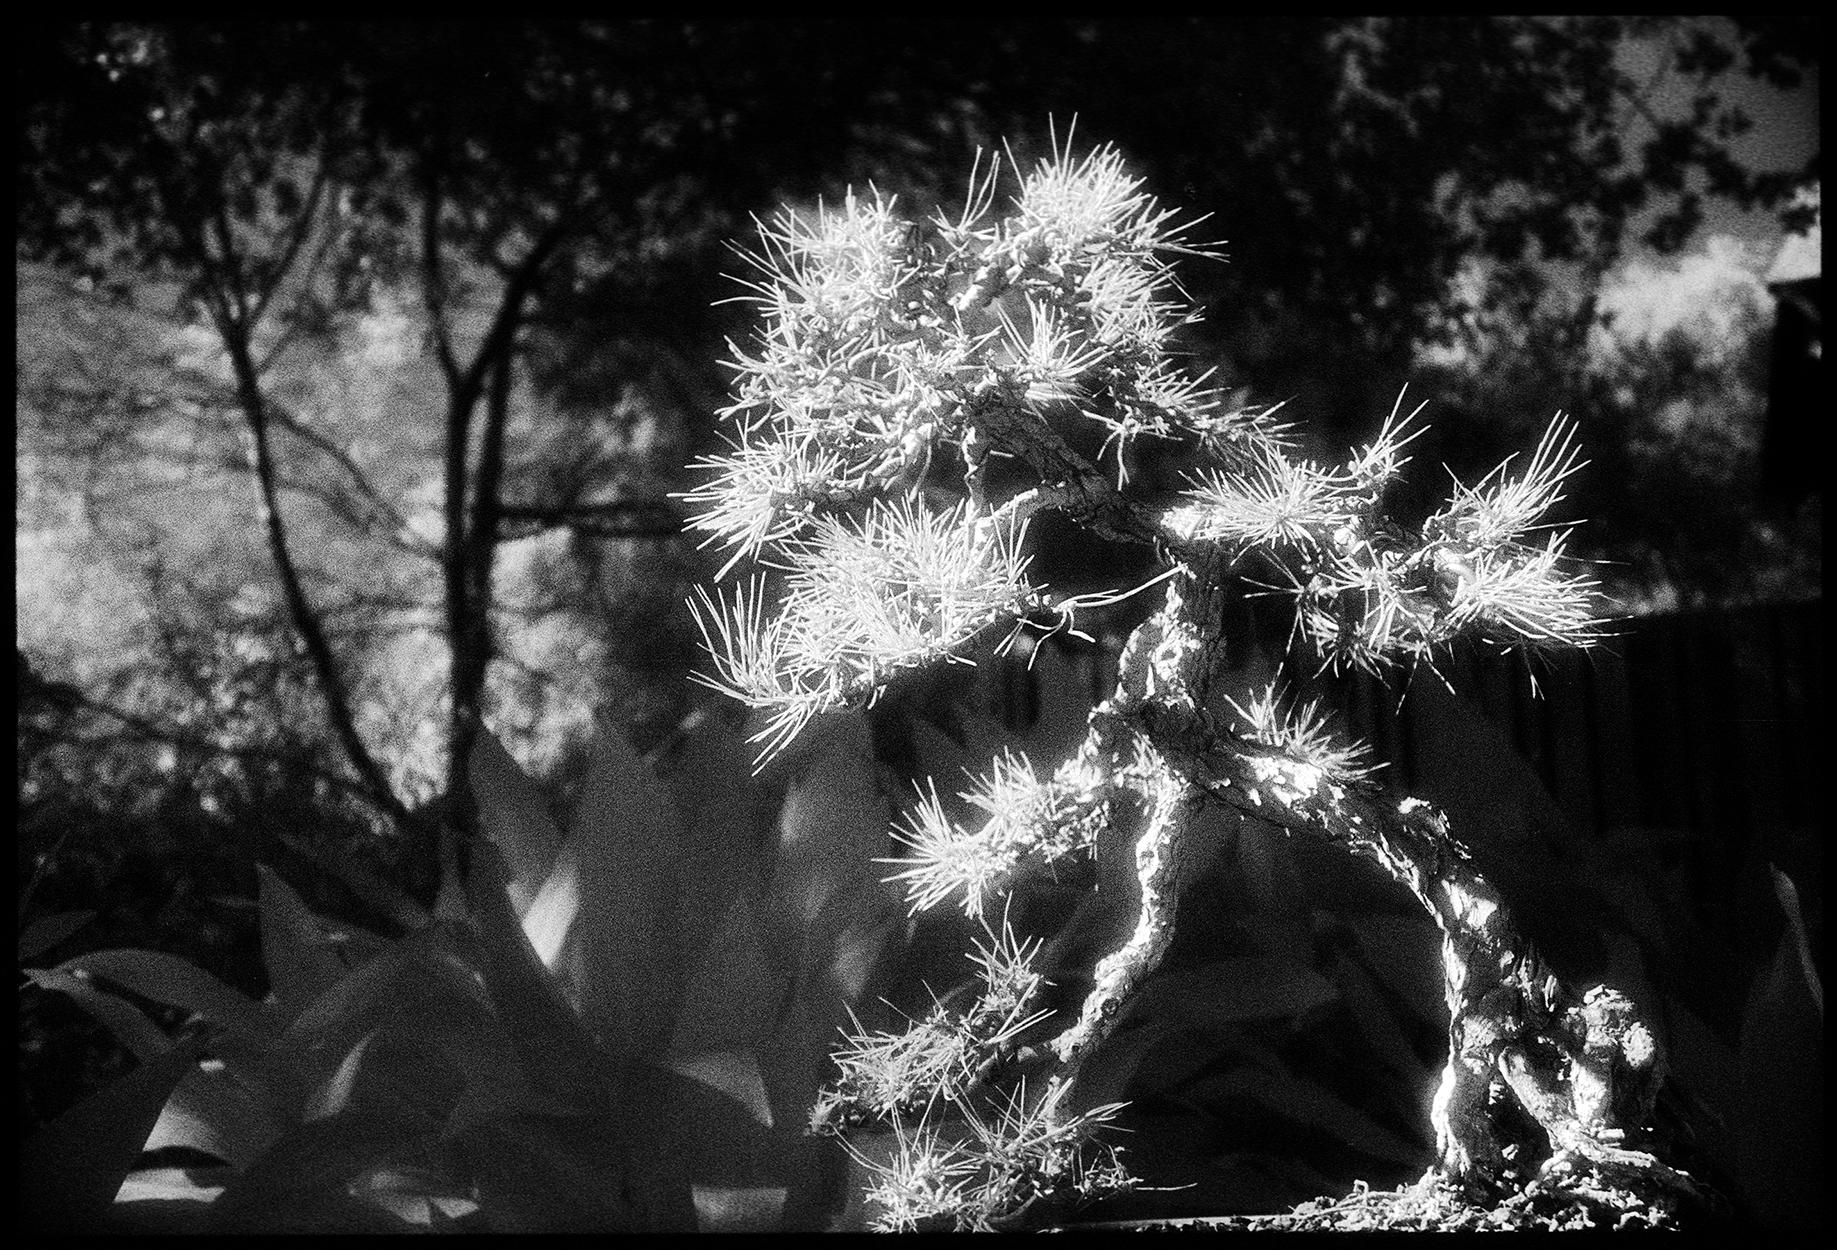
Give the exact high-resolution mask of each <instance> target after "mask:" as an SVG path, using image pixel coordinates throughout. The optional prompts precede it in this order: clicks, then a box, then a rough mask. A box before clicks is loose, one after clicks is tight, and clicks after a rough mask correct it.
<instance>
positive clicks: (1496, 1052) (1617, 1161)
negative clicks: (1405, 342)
mask: <svg viewBox="0 0 1837 1250" xmlns="http://www.w3.org/2000/svg"><path fill="white" fill-rule="evenodd" d="M1208 572H1209V570H1203V569H1202V570H1201V571H1200V572H1198V573H1195V572H1194V571H1192V570H1191V569H1188V570H1185V571H1183V573H1182V574H1181V575H1180V576H1179V577H1177V578H1176V579H1175V580H1174V582H1173V583H1172V584H1171V585H1170V588H1169V590H1168V592H1167V599H1166V603H1165V605H1164V606H1163V608H1162V609H1161V611H1160V612H1159V613H1158V614H1157V615H1156V616H1155V617H1153V618H1151V619H1150V620H1149V621H1148V622H1146V623H1145V624H1144V625H1142V626H1141V627H1140V628H1139V629H1138V630H1137V631H1136V633H1135V635H1134V636H1133V637H1132V638H1131V639H1130V641H1129V644H1128V646H1127V647H1126V648H1125V651H1124V654H1123V659H1122V666H1121V671H1120V674H1119V678H1118V683H1117V690H1116V693H1115V695H1113V696H1112V698H1111V699H1110V700H1108V701H1107V702H1106V703H1105V704H1104V705H1102V706H1101V707H1100V708H1099V709H1098V710H1097V712H1096V713H1094V714H1093V717H1092V735H1091V739H1090V740H1089V741H1088V742H1087V744H1086V749H1085V751H1084V752H1083V753H1081V756H1080V757H1078V758H1080V759H1083V760H1086V761H1090V760H1091V759H1092V757H1093V756H1094V755H1096V754H1099V752H1098V751H1097V749H1096V744H1097V743H1099V742H1100V741H1102V742H1104V743H1105V744H1106V748H1107V749H1105V750H1103V751H1102V752H1101V754H1102V755H1103V756H1105V757H1107V764H1108V769H1107V772H1108V774H1109V778H1110V781H1111V784H1113V785H1114V784H1129V783H1130V782H1131V781H1133V783H1134V784H1135V786H1137V787H1139V788H1140V791H1141V793H1142V794H1143V797H1144V798H1145V799H1146V800H1147V802H1146V803H1145V804H1144V806H1145V808H1146V815H1145V817H1144V821H1143V826H1142V831H1141V833H1140V835H1139V840H1138V843H1137V848H1136V860H1137V865H1138V869H1139V874H1140V880H1141V883H1142V903H1141V915H1140V920H1139V922H1138V925H1137V928H1136V930H1135V932H1134V934H1133V935H1132V936H1131V937H1130V938H1129V940H1128V941H1127V942H1126V943H1125V944H1124V946H1123V947H1122V948H1121V949H1119V950H1118V951H1116V952H1115V953H1114V954H1112V955H1110V956H1109V957H1107V958H1106V959H1104V960H1103V961H1102V962H1101V963H1100V964H1099V966H1098V969H1097V977H1096V985H1095V986H1094V988H1093V989H1092V991H1091V993H1090V995H1089V996H1088V997H1087V999H1086V1002H1085V1003H1084V1005H1083V1009H1082V1011H1081V1013H1080V1017H1079V1020H1078V1021H1077V1023H1076V1024H1074V1025H1073V1026H1071V1027H1070V1028H1069V1029H1067V1030H1066V1031H1065V1032H1064V1033H1063V1034H1062V1035H1061V1036H1060V1037H1059V1038H1057V1039H1056V1040H1055V1041H1054V1042H1053V1043H1051V1046H1050V1049H1051V1050H1052V1052H1053V1053H1054V1054H1055V1055H1056V1056H1057V1058H1058V1059H1059V1060H1060V1062H1062V1063H1065V1064H1067V1065H1075V1064H1076V1062H1077V1061H1078V1060H1079V1059H1081V1058H1082V1057H1083V1055H1084V1054H1087V1053H1088V1052H1089V1050H1090V1047H1091V1046H1092V1045H1094V1044H1095V1042H1097V1041H1098V1040H1100V1039H1101V1037H1102V1036H1103V1035H1104V1033H1105V1032H1107V1030H1108V1028H1109V1026H1110V1023H1111V1022H1112V1021H1113V1020H1115V1019H1116V1018H1117V1016H1118V1015H1119V1014H1120V1012H1121V1009H1122V1006H1123V1001H1124V999H1125V998H1126V997H1127V996H1128V994H1129V993H1130V992H1131V991H1132V990H1133V989H1134V988H1135V987H1136V986H1137V985H1139V984H1140V983H1141V982H1142V981H1143V980H1144V979H1145V978H1147V977H1148V976H1149V975H1150V974H1151V973H1152V971H1153V969H1154V967H1155V965H1156V964H1157V963H1158V962H1159V960H1160V958H1161V955H1162V952H1163V951H1164V950H1165V949H1166V946H1167V943H1168V941H1169V939H1170V938H1171V936H1172V933H1173V924H1174V910H1175V909H1174V903H1175V897H1174V896H1175V894H1176V892H1177V890H1178V886H1179V880H1180V876H1181V862H1182V859H1183V858H1184V855H1185V852H1186V843H1185V841H1184V838H1183V834H1184V833H1185V831H1186V829H1187V827H1188V825H1189V824H1190V820H1191V816H1192V815H1193V813H1194V812H1195V810H1196V808H1197V807H1198V806H1199V805H1201V804H1204V803H1207V802H1215V803H1220V804H1223V805H1225V806H1227V807H1229V808H1231V809H1232V810H1234V811H1236V812H1238V813H1240V814H1241V815H1244V816H1248V817H1253V818H1256V819H1258V820H1263V821H1267V822H1269V823H1270V824H1273V825H1275V826H1276V827H1277V828H1279V829H1282V830H1283V831H1285V832H1286V833H1288V834H1290V835H1299V836H1305V837H1312V838H1316V839H1319V840H1321V841H1323V842H1325V843H1327V844H1330V845H1332V846H1334V847H1337V848H1339V849H1341V850H1343V851H1345V852H1347V853H1349V854H1352V855H1356V856H1359V857H1360V858H1362V859H1366V860H1369V861H1371V862H1372V863H1374V864H1376V865H1377V866H1378V867H1379V868H1381V869H1382V870H1383V871H1384V872H1385V873H1386V874H1388V875H1389V876H1390V877H1391V878H1392V879H1393V880H1396V881H1398V882H1400V883H1401V884H1403V885H1404V886H1405V887H1407V888H1408V889H1409V890H1410V892H1411V893H1412V894H1414V895H1415V896H1416V898H1417V900H1418V901H1419V902H1421V904H1422V905H1423V907H1424V909H1425V910H1427V911H1428V913H1429V914H1430V915H1431V916H1432V917H1433V918H1434V920H1435V922H1436V924H1437V926H1438V927H1439V928H1440V929H1441V932H1442V972H1443V978H1444V983H1445V988H1446V997H1447V1003H1448V1011H1449V1053H1448V1061H1447V1064H1446V1066H1445V1068H1444V1070H1443V1074H1442V1081H1441V1086H1440V1089H1439V1091H1438V1093H1437V1095H1436V1098H1435V1103H1434V1108H1433V1111H1432V1119H1433V1124H1434V1129H1435V1135H1436V1146H1437V1171H1438V1172H1439V1174H1440V1176H1441V1178H1442V1179H1444V1180H1446V1181H1449V1182H1452V1183H1453V1184H1455V1185H1456V1186H1458V1187H1459V1188H1460V1189H1462V1190H1463V1191H1465V1192H1466V1193H1468V1194H1469V1195H1470V1196H1471V1197H1474V1198H1477V1199H1481V1200H1487V1199H1492V1198H1497V1197H1499V1196H1500V1195H1503V1194H1508V1193H1512V1192H1519V1191H1523V1190H1524V1189H1526V1187H1527V1186H1535V1185H1545V1186H1557V1187H1562V1186H1564V1185H1566V1184H1571V1183H1573V1184H1574V1185H1584V1186H1585V1185H1591V1184H1592V1185H1608V1186H1615V1187H1619V1188H1620V1189H1622V1190H1630V1191H1632V1192H1634V1193H1636V1194H1642V1195H1644V1194H1650V1195H1653V1196H1654V1201H1657V1202H1660V1203H1661V1204H1663V1205H1666V1206H1673V1205H1677V1204H1678V1203H1680V1202H1692V1201H1695V1202H1710V1201H1711V1200H1710V1199H1709V1198H1708V1197H1707V1196H1706V1195H1705V1194H1704V1193H1703V1191H1702V1190H1701V1189H1700V1188H1699V1187H1698V1186H1697V1185H1696V1183H1695V1182H1694V1181H1692V1180H1691V1179H1690V1178H1689V1177H1688V1176H1686V1175H1685V1174H1683V1173H1681V1172H1678V1171H1675V1170H1673V1169H1671V1168H1669V1167H1666V1166H1665V1165H1664V1164H1662V1163H1660V1162H1659V1161H1658V1160H1657V1159H1656V1158H1655V1157H1654V1156H1653V1155H1651V1154H1650V1153H1647V1152H1645V1151H1642V1150H1638V1149H1633V1148H1631V1147H1630V1146H1629V1144H1628V1143H1629V1141H1631V1140H1636V1139H1637V1138H1638V1136H1639V1134H1640V1133H1641V1131H1642V1130H1643V1129H1644V1128H1645V1126H1646V1125H1647V1123H1648V1121H1649V1119H1650V1115H1651V1112H1652V1107H1653V1103H1654V1100H1655V1099H1656V1096H1657V1093H1658V1088H1659V1084H1660V1082H1661V1080H1662V1079H1663V1072H1664V1062H1663V1057H1662V1055H1661V1054H1660V1051H1659V1047H1658V1043H1657V1040H1656V1038H1655V1037H1654V1036H1653V1034H1652V1033H1651V1031H1650V1030H1649V1029H1647V1027H1646V1026H1645V1025H1644V1024H1643V1023H1642V1022H1641V1020H1640V1019H1639V1015H1638V1012H1637V1010H1636V1009H1635V1008H1634V1006H1633V1004H1632V1003H1631V1002H1630V1001H1629V1000H1628V999H1627V998H1626V997H1625V996H1624V995H1622V994H1621V993H1619V992H1618V991H1616V990H1614V989H1611V988H1609V987H1606V986H1594V987H1592V988H1589V989H1587V990H1585V991H1583V992H1581V993H1577V992H1575V991H1573V990H1572V989H1570V988H1568V987H1566V986H1564V985H1563V984H1562V983H1561V982H1560V981H1559V980H1558V978H1557V977H1556V976H1555V975H1554V974H1553V973H1552V972H1551V970H1550V969H1549V967H1548V966H1547V965H1546V963H1545V962H1544V960H1543V958H1542V957H1541V956H1540V955H1539V953H1538V951H1537V949H1536V947H1535V946H1534V945H1533V944H1532V943H1531V942H1530V941H1529V940H1528V939H1527V938H1526V937H1525V936H1524V934H1523V933H1522V932H1520V931H1519V929H1518V928H1517V927H1516V925H1515V924H1514V921H1513V918H1512V914H1511V909H1510V908H1509V907H1508V906H1507V904H1506V900H1505V899H1504V898H1503V897H1501V895H1500V894H1499V892H1498V890H1497V889H1496V888H1495V887H1494V886H1493V885H1492V883H1491V882H1489V881H1488V880H1487V879H1486V877H1485V875H1484V874H1483V873H1482V872H1481V871H1480V870H1479V868H1478V866H1477V865H1476V864H1475V862H1474V860H1473V858H1472V856H1471V855H1470V854H1469V853H1468V851H1467V849H1466V848H1465V847H1464V846H1462V844H1461V843H1460V841H1459V840H1458V839H1457V838H1456V837H1455V836H1454V834H1453V833H1452V831H1451V830H1450V829H1449V828H1448V822H1447V820H1446V818H1445V817H1444V816H1443V815H1442V814H1441V813H1440V812H1439V811H1437V810H1436V809H1435V808H1433V807H1432V806H1430V805H1429V804H1427V803H1424V802H1422V801H1421V800H1419V799H1413V798H1398V797H1395V796H1392V795H1388V794H1386V793H1385V792H1384V791H1383V790H1381V789H1380V788H1379V787H1376V786H1373V785H1370V784H1368V783H1364V782H1362V781H1359V780H1356V779H1348V778H1340V777H1335V776H1333V775H1330V774H1329V773H1328V772H1327V771H1324V770H1323V768H1322V767H1320V766H1319V765H1317V764H1314V763H1310V762H1308V761H1305V760H1301V759H1297V758H1293V757H1291V756H1289V755H1287V754H1285V753H1284V752H1282V751H1281V750H1279V749H1276V748H1273V747H1269V746H1265V745H1261V744H1258V743H1253V742H1249V741H1246V740H1245V739H1243V738H1242V737H1239V736H1237V735H1236V734H1234V733H1232V732H1231V731H1230V730H1229V729H1227V728H1226V727H1225V726H1224V725H1223V724H1222V723H1221V721H1220V720H1219V719H1218V718H1217V717H1216V716H1215V715H1214V713H1213V712H1212V711H1211V710H1210V708H1209V707H1208V703H1209V699H1208V695H1209V693H1210V685H1211V683H1212V682H1213V680H1214V678H1215V676H1216V674H1217V673H1218V672H1219V671H1220V670H1221V668H1222V661H1223V658H1224V651H1223V636H1222V628H1221V613H1220V607H1221V603H1222V600H1221V598H1220V596H1221V594H1222V593H1223V592H1222V591H1220V590H1218V589H1217V584H1218V583H1217V581H1216V580H1215V579H1212V578H1209V577H1208V576H1207V573H1208ZM1119 727H1125V728H1127V729H1128V730H1129V731H1132V732H1131V733H1119V732H1118V729H1119ZM1131 736H1134V737H1135V739H1136V742H1135V744H1132V745H1130V746H1119V745H1118V744H1119V743H1121V742H1122V741H1123V740H1125V739H1128V738H1130V737H1131ZM1130 752H1133V755H1134V760H1133V762H1131V760H1130V759H1128V758H1126V755H1127V754H1128V753H1130ZM1514 1107H1515V1108H1516V1111H1514V1110H1513V1108H1514ZM1518 1111H1521V1112H1522V1113H1523V1114H1517V1112H1518Z"/></svg>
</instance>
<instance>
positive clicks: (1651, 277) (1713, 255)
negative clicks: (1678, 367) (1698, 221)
mask: <svg viewBox="0 0 1837 1250" xmlns="http://www.w3.org/2000/svg"><path fill="white" fill-rule="evenodd" d="M1771 259H1772V258H1771V256H1769V255H1768V254H1767V253H1766V249H1764V248H1762V247H1761V246H1759V245H1758V244H1755V243H1752V242H1748V241H1744V240H1742V239H1738V238H1736V237H1735V236H1734V235H1730V234H1717V235H1711V236H1710V237H1709V238H1708V239H1706V240H1705V241H1704V243H1703V246H1702V247H1701V248H1700V249H1698V250H1696V251H1693V252H1691V253H1689V254H1687V255H1684V256H1677V257H1651V258H1641V259H1637V260H1632V261H1629V262H1628V263H1627V264H1625V265H1623V266H1621V267H1620V268H1619V269H1618V270H1617V271H1615V273H1614V274H1613V275H1611V276H1610V277H1609V278H1608V279H1607V281H1606V283H1605V284H1604V285H1603V287H1602V291H1601V296H1600V309H1601V311H1602V312H1603V313H1604V314H1607V315H1609V316H1611V317H1612V328H1611V329H1604V330H1600V331H1597V336H1596V337H1597V341H1596V342H1595V344H1594V346H1595V348H1596V350H1597V351H1605V350H1611V349H1612V347H1613V346H1614V341H1615V340H1616V339H1617V340H1619V341H1620V342H1623V343H1654V342H1657V341H1658V340H1660V339H1662V338H1664V337H1665V336H1666V335H1668V334H1670V333H1672V332H1673V331H1681V332H1682V333H1684V334H1687V335H1688V336H1690V338H1692V339H1693V340H1695V341H1696V342H1697V343H1699V344H1700V345H1702V346H1703V347H1704V348H1707V349H1709V351H1710V352H1711V354H1712V355H1713V354H1717V353H1719V352H1720V351H1721V350H1725V349H1733V348H1736V347H1739V346H1740V344H1741V342H1742V339H1743V328H1744V326H1746V325H1749V324H1752V319H1753V318H1754V317H1755V316H1757V315H1763V316H1764V315H1765V314H1766V311H1767V309H1768V307H1769V303H1770V301H1769V297H1768V295H1767V287H1766V283H1765V281H1764V280H1763V279H1762V277H1761V273H1762V271H1763V270H1764V269H1765V268H1766V266H1767V263H1768V262H1769V261H1770V260H1771Z"/></svg>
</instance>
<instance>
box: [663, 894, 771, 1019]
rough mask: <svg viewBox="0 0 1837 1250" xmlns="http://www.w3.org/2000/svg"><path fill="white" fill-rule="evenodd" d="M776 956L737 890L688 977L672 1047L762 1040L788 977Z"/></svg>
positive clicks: (756, 918) (747, 901) (754, 912)
mask: <svg viewBox="0 0 1837 1250" xmlns="http://www.w3.org/2000/svg"><path fill="white" fill-rule="evenodd" d="M777 962H778V961H776V960H773V959H771V958H769V957H768V955H767V952H766V947H765V942H764V935H763V932H762V930H761V928H760V925H759V920H758V916H757V913H756V911H755V909H754V907H753V905H752V903H751V901H750V900H749V899H748V898H747V896H746V895H745V894H741V895H739V896H738V897H736V898H735V899H734V901H733V905H732V906H731V907H730V908H729V909H728V912H727V916H726V918H725V919H724V920H723V921H722V922H721V927H720V928H719V930H717V931H716V935H715V939H714V941H712V942H710V943H709V944H708V946H707V948H706V949H705V950H703V951H702V954H701V958H700V960H699V961H698V964H697V967H696V969H695V973H694V975H692V976H691V977H690V978H689V983H688V987H687V988H686V990H685V991H684V993H683V1002H682V1009H681V1012H680V1014H679V1015H678V1016H677V1020H676V1029H675V1032H674V1034H673V1036H672V1037H671V1039H670V1053H671V1054H672V1055H692V1054H696V1053H698V1052H705V1051H711V1050H718V1049H721V1048H724V1047H728V1046H756V1045H758V1044H760V1043H761V1042H764V1041H765V1040H766V1039H767V1038H768V1037H769V1036H770V1032H771V1028H772V1022H773V1020H774V1018H775V1017H776V1016H777V1013H778V1011H779V1008H780V1006H781V1001H780V1000H781V999H782V998H783V994H784V990H785V988H786V987H787V983H788V980H789V978H788V975H787V974H786V972H785V971H784V970H783V969H781V968H779V967H777V966H775V965H776V964H777Z"/></svg>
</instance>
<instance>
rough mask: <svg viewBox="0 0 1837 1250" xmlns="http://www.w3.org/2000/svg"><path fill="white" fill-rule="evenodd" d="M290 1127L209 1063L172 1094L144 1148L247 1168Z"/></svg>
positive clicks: (188, 1075) (213, 1062)
mask: <svg viewBox="0 0 1837 1250" xmlns="http://www.w3.org/2000/svg"><path fill="white" fill-rule="evenodd" d="M286 1127H287V1126H286V1124H285V1123H284V1122H283V1121H282V1120H281V1119H279V1118H278V1117H277V1116H276V1115H274V1113H273V1112H272V1111H271V1110H270V1109H269V1108H268V1107H266V1106H264V1105H263V1104H262V1101H261V1100H260V1099H259V1098H257V1097H255V1096H253V1095H252V1094H251V1093H250V1091H249V1090H248V1089H246V1088H244V1087H243V1086H242V1085H241V1084H239V1083H238V1082H237V1081H236V1080H234V1079H233V1078H232V1077H231V1076H230V1074H229V1072H228V1071H227V1070H226V1067H225V1065H224V1063H223V1062H222V1061H221V1060H215V1059H207V1060H205V1061H204V1062H203V1063H202V1064H200V1065H199V1066H198V1067H196V1068H194V1069H193V1070H192V1071H190V1072H188V1073H186V1074H185V1079H184V1080H182V1081H180V1082H179V1084H178V1088H176V1089H174V1090H173V1091H172V1097H171V1098H169V1099H167V1100H166V1105H165V1106H164V1107H163V1108H161V1109H160V1113H159V1119H158V1121H157V1122H156V1123H155V1124H154V1125H153V1131H152V1132H151V1133H150V1134H149V1135H148V1137H147V1141H146V1146H145V1148H146V1149H147V1150H162V1149H165V1148H166V1147H168V1146H185V1147H188V1148H190V1149H192V1150H201V1151H203V1152H204V1153H205V1154H209V1155H214V1156H216V1157H217V1158H219V1159H222V1160H223V1161H224V1162H225V1163H228V1164H230V1165H232V1166H234V1167H237V1168H242V1167H247V1166H248V1165H249V1164H250V1163H253V1162H254V1161H255V1160H256V1159H257V1158H259V1157H260V1156H261V1155H262V1153H263V1152H265V1151H266V1150H267V1149H268V1148H269V1147H270V1146H272V1145H274V1143H275V1142H276V1141H278V1140H280V1137H281V1135H282V1133H284V1132H285V1131H286Z"/></svg>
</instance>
